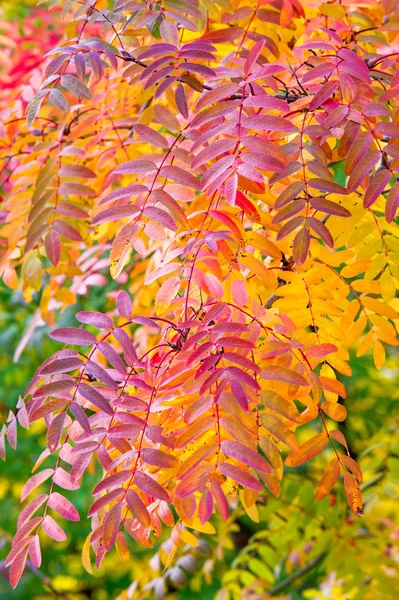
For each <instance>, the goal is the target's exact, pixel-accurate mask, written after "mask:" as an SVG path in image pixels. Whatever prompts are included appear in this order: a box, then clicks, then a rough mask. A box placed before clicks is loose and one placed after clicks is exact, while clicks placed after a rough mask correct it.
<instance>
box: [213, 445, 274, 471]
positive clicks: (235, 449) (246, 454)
mask: <svg viewBox="0 0 399 600" xmlns="http://www.w3.org/2000/svg"><path fill="white" fill-rule="evenodd" d="M221 448H222V450H223V452H224V453H225V454H226V456H229V457H230V458H234V459H235V460H239V461H240V462H242V463H244V464H245V465H248V466H250V467H253V468H254V469H256V470H257V471H264V472H265V473H271V472H272V468H271V466H270V465H269V463H268V462H267V461H266V460H265V459H264V458H263V456H261V455H260V454H258V452H255V450H252V449H251V448H248V446H244V444H241V443H240V442H234V441H232V440H224V441H223V442H222V443H221Z"/></svg>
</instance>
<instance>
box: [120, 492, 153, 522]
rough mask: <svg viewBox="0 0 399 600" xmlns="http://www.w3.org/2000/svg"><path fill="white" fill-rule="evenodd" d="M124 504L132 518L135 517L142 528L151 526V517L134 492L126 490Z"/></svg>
mask: <svg viewBox="0 0 399 600" xmlns="http://www.w3.org/2000/svg"><path fill="white" fill-rule="evenodd" d="M126 502H127V505H128V507H129V510H130V512H131V513H132V515H133V517H135V518H136V519H137V520H138V521H139V523H140V524H141V525H142V526H143V527H149V526H150V525H151V517H150V513H149V512H148V510H147V508H146V506H145V504H144V502H143V501H142V499H141V498H140V496H139V495H138V494H137V492H135V491H134V490H128V492H127V494H126Z"/></svg>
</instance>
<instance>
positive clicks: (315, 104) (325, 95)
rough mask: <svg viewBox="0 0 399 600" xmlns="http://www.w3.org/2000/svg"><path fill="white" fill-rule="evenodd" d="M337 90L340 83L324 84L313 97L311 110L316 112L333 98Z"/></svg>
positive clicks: (310, 105)
mask: <svg viewBox="0 0 399 600" xmlns="http://www.w3.org/2000/svg"><path fill="white" fill-rule="evenodd" d="M337 88H338V81H329V82H328V83H323V84H322V86H321V88H320V90H319V91H318V92H316V94H315V95H314V96H313V98H312V101H311V103H310V104H309V110H316V108H319V106H321V105H322V104H324V102H325V101H326V100H328V99H329V98H331V96H332V95H333V94H334V92H335V91H336V90H337Z"/></svg>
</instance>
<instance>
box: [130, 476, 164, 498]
mask: <svg viewBox="0 0 399 600" xmlns="http://www.w3.org/2000/svg"><path fill="white" fill-rule="evenodd" d="M134 483H135V484H136V485H137V487H138V488H140V490H142V491H143V492H146V493H147V494H149V495H150V496H153V497H154V498H158V500H164V501H165V502H169V494H168V493H167V491H166V490H164V488H163V487H161V486H160V485H159V483H157V482H156V481H155V480H154V479H152V477H150V476H149V475H146V474H145V473H136V475H135V476H134Z"/></svg>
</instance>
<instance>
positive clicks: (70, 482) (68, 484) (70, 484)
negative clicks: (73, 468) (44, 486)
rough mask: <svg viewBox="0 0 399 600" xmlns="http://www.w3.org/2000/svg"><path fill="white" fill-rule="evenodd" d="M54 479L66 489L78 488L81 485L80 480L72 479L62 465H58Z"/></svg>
mask: <svg viewBox="0 0 399 600" xmlns="http://www.w3.org/2000/svg"><path fill="white" fill-rule="evenodd" d="M53 481H54V483H56V484H57V485H59V486H60V487H61V488H63V489H64V490H78V489H79V487H80V485H79V482H78V481H75V480H74V479H72V477H71V475H70V474H69V473H67V472H66V471H65V469H63V468H62V467H57V469H56V470H55V473H54V476H53Z"/></svg>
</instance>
